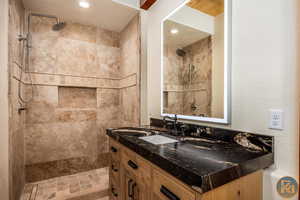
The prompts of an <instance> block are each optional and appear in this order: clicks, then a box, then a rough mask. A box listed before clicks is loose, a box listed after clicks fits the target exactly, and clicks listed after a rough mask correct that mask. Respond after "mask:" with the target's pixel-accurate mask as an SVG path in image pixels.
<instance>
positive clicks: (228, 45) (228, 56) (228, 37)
mask: <svg viewBox="0 0 300 200" xmlns="http://www.w3.org/2000/svg"><path fill="white" fill-rule="evenodd" d="M189 1H191V0H186V1H185V2H184V3H183V4H182V5H180V6H179V7H178V8H176V9H175V10H174V11H172V12H171V13H170V14H168V15H167V16H166V17H164V18H163V20H162V22H161V88H160V89H161V102H160V104H161V105H160V107H161V116H163V117H165V116H169V117H175V115H176V114H167V113H163V105H164V104H163V103H164V95H163V89H164V85H163V84H164V22H165V21H166V20H167V19H169V17H170V16H172V15H173V14H174V13H176V12H177V11H178V10H179V9H181V8H182V7H183V6H185V5H186V4H187V3H188V2H189ZM231 65H232V0H224V118H212V117H198V116H187V115H179V114H178V115H177V117H178V119H183V120H192V121H200V122H208V123H219V124H230V123H231Z"/></svg>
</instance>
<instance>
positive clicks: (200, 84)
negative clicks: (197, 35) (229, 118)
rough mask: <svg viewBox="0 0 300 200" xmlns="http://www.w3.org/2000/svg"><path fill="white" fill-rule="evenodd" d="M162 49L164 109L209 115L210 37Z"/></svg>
mask: <svg viewBox="0 0 300 200" xmlns="http://www.w3.org/2000/svg"><path fill="white" fill-rule="evenodd" d="M176 49H177V48H172V47H169V46H165V49H164V90H165V91H168V107H167V108H165V109H164V111H165V112H167V113H172V114H174V113H177V114H184V115H196V116H200V115H204V116H210V115H211V70H212V41H211V37H207V38H204V39H202V40H200V41H198V42H196V43H193V44H191V45H189V46H187V47H184V48H183V50H184V51H185V52H186V55H185V56H184V57H180V56H178V55H177V54H176Z"/></svg>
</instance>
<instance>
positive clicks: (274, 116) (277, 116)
mask: <svg viewBox="0 0 300 200" xmlns="http://www.w3.org/2000/svg"><path fill="white" fill-rule="evenodd" d="M283 114H284V112H283V110H279V109H271V110H270V120H269V121H270V124H269V128H270V129H276V130H283V123H284V119H283V118H284V116H283Z"/></svg>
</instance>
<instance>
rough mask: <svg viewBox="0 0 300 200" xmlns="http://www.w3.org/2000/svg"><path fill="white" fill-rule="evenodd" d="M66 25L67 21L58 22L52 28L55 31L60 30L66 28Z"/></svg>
mask: <svg viewBox="0 0 300 200" xmlns="http://www.w3.org/2000/svg"><path fill="white" fill-rule="evenodd" d="M65 26H66V23H65V22H58V23H56V24H54V25H53V26H52V30H53V31H60V30H62V29H63V28H65Z"/></svg>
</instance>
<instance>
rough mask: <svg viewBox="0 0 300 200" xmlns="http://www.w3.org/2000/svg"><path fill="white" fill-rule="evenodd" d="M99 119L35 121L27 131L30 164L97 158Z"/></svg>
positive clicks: (27, 154)
mask: <svg viewBox="0 0 300 200" xmlns="http://www.w3.org/2000/svg"><path fill="white" fill-rule="evenodd" d="M96 138H97V127H96V120H94V121H93V120H91V121H88V122H74V123H71V122H70V123H58V122H57V123H47V124H31V125H30V126H29V127H28V128H27V134H26V150H27V151H26V158H27V159H26V164H34V163H43V162H49V161H56V160H63V159H69V158H76V157H89V158H90V160H91V161H95V160H96V158H97V140H96Z"/></svg>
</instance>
